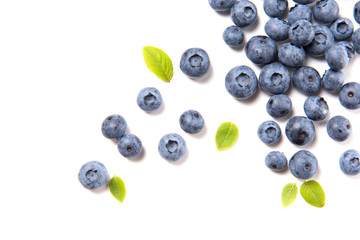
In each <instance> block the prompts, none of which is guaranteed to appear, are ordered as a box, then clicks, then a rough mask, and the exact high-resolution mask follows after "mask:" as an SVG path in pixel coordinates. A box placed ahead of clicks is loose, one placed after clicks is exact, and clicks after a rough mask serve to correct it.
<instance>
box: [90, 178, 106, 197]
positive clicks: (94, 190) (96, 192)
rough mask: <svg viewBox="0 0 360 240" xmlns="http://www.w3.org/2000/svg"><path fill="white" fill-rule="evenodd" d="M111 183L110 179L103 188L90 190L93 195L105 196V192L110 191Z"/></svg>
mask: <svg viewBox="0 0 360 240" xmlns="http://www.w3.org/2000/svg"><path fill="white" fill-rule="evenodd" d="M109 181H110V179H108V181H107V182H106V183H105V184H104V185H103V186H101V187H99V188H96V189H93V190H90V191H91V192H92V193H93V194H103V193H104V192H107V191H109V190H108V189H109Z"/></svg>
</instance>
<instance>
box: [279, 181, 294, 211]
mask: <svg viewBox="0 0 360 240" xmlns="http://www.w3.org/2000/svg"><path fill="white" fill-rule="evenodd" d="M297 193H298V187H297V186H296V183H289V184H287V185H286V186H285V187H284V188H283V190H282V194H281V201H282V204H283V206H284V207H287V206H290V205H291V204H292V203H293V202H294V201H295V199H296V197H297Z"/></svg>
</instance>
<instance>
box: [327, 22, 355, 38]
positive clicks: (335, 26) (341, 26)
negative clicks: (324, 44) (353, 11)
mask: <svg viewBox="0 0 360 240" xmlns="http://www.w3.org/2000/svg"><path fill="white" fill-rule="evenodd" d="M330 30H331V32H332V33H333V35H334V37H335V39H336V40H337V41H343V40H346V39H348V38H350V37H351V36H352V34H353V32H354V24H353V23H352V21H351V20H350V19H348V18H338V19H336V20H335V21H334V22H333V23H332V24H331V25H330Z"/></svg>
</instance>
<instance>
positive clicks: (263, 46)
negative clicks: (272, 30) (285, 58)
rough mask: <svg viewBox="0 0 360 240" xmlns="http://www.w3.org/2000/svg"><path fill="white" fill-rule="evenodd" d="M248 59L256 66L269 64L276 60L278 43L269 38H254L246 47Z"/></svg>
mask: <svg viewBox="0 0 360 240" xmlns="http://www.w3.org/2000/svg"><path fill="white" fill-rule="evenodd" d="M245 53H246V56H247V57H248V59H250V60H251V61H252V62H253V63H255V64H268V63H271V62H273V61H275V59H276V55H277V46H276V42H275V41H274V40H272V39H271V38H269V37H267V36H254V37H252V38H250V40H249V41H248V42H247V43H246V45H245Z"/></svg>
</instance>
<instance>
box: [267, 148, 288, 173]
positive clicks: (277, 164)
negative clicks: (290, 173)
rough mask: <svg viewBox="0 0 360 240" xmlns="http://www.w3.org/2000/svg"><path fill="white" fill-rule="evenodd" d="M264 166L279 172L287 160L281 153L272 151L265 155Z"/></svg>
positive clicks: (284, 166)
mask: <svg viewBox="0 0 360 240" xmlns="http://www.w3.org/2000/svg"><path fill="white" fill-rule="evenodd" d="M265 165H266V166H267V167H268V168H270V169H271V170H273V171H276V172H279V171H282V170H284V169H285V168H286V166H287V158H286V157H285V155H284V153H282V152H278V151H272V152H269V153H268V154H267V155H266V157H265Z"/></svg>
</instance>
